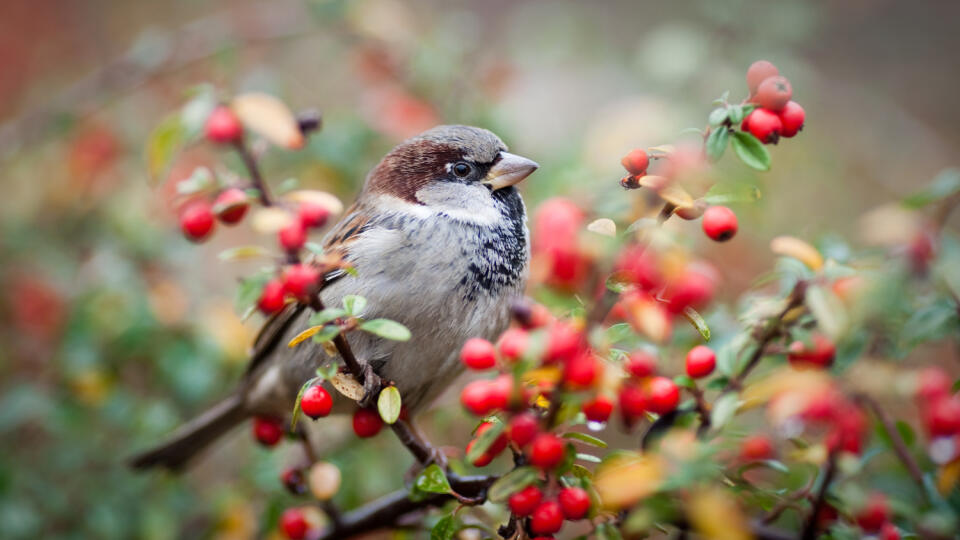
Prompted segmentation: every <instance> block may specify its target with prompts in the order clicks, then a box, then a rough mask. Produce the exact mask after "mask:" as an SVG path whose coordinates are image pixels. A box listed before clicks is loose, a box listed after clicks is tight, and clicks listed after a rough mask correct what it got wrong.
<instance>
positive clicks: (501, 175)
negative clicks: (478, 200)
mask: <svg viewBox="0 0 960 540" xmlns="http://www.w3.org/2000/svg"><path fill="white" fill-rule="evenodd" d="M539 167H540V165H537V162H536V161H532V160H529V159H527V158H525V157H520V156H518V155H515V154H511V153H509V152H500V160H499V161H497V162H496V163H494V164H493V167H490V170H489V171H488V172H487V176H486V178H484V179H483V182H482V183H483V184H485V185H488V186H490V187H491V188H493V190H494V191H496V190H498V189H500V188H505V187H507V186H512V185H514V184H516V183H517V182H519V181H521V180H523V179H524V178H526V177H528V176H530V173H532V172H533V171H535V170H537V169H538V168H539Z"/></svg>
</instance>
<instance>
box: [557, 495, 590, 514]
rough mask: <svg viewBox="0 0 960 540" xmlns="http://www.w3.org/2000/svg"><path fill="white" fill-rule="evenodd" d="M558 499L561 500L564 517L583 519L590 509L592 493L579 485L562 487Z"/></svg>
mask: <svg viewBox="0 0 960 540" xmlns="http://www.w3.org/2000/svg"><path fill="white" fill-rule="evenodd" d="M557 500H558V501H559V502H560V510H561V511H562V512H563V517H565V518H567V519H569V520H570V521H575V520H578V519H583V518H584V516H586V515H587V511H589V510H590V495H588V494H587V492H586V491H585V490H583V489H581V488H578V487H569V488H564V489H561V490H560V494H559V495H558V496H557Z"/></svg>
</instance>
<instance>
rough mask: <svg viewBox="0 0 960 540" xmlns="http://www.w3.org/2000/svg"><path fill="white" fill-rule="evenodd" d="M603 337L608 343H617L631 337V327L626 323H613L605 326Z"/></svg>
mask: <svg viewBox="0 0 960 540" xmlns="http://www.w3.org/2000/svg"><path fill="white" fill-rule="evenodd" d="M605 337H606V340H607V342H608V343H619V342H621V341H623V340H625V339H629V338H631V337H633V327H631V326H630V325H629V324H628V323H617V324H614V325H612V326H611V327H610V328H607V330H606V336H605Z"/></svg>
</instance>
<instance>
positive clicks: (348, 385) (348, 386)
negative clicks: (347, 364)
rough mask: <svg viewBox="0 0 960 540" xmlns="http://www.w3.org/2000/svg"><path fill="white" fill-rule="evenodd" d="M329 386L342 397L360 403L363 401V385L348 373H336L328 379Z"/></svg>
mask: <svg viewBox="0 0 960 540" xmlns="http://www.w3.org/2000/svg"><path fill="white" fill-rule="evenodd" d="M330 384H332V385H333V387H334V388H336V389H337V392H340V393H341V394H343V395H344V396H346V397H348V398H350V399H352V400H354V401H360V400H361V399H363V394H364V390H363V385H362V384H360V383H359V382H358V381H357V380H356V379H355V378H353V375H350V374H349V373H342V372H341V373H337V374H336V375H334V376H333V377H331V378H330Z"/></svg>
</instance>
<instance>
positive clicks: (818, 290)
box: [804, 285, 848, 341]
mask: <svg viewBox="0 0 960 540" xmlns="http://www.w3.org/2000/svg"><path fill="white" fill-rule="evenodd" d="M804 300H805V302H806V304H807V307H808V308H810V313H811V314H813V316H814V318H816V319H817V326H819V327H820V329H821V330H823V332H824V333H825V334H827V336H829V337H830V338H831V339H833V340H834V341H836V340H837V338H839V337H840V336H841V335H842V334H843V332H844V331H845V330H846V328H847V323H848V317H847V310H846V308H845V307H844V305H843V302H842V301H841V300H840V298H838V297H837V295H836V294H834V293H833V291H830V290H827V288H826V287H822V286H820V285H811V286H809V287H807V292H806V296H805V297H804Z"/></svg>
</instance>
